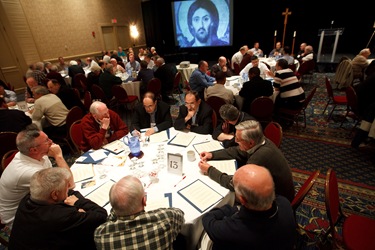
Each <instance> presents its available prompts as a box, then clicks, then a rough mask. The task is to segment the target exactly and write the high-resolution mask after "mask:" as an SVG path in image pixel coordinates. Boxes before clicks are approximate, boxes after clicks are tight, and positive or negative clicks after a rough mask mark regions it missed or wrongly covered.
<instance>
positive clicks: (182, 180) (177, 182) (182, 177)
mask: <svg viewBox="0 0 375 250" xmlns="http://www.w3.org/2000/svg"><path fill="white" fill-rule="evenodd" d="M185 178H186V175H185V176H184V177H182V179H181V180H180V181H179V182H177V183H176V185H174V187H176V186H177V185H178V184H180V182H181V181H183V180H184V179H185Z"/></svg>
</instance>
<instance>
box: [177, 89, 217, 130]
mask: <svg viewBox="0 0 375 250" xmlns="http://www.w3.org/2000/svg"><path fill="white" fill-rule="evenodd" d="M212 112H214V111H213V109H212V108H211V107H210V105H208V104H207V103H206V102H202V100H201V99H200V97H199V94H198V92H196V91H189V92H187V93H186V95H185V105H181V106H180V108H179V112H178V117H177V119H176V121H175V122H174V128H175V129H176V130H188V131H191V132H195V133H198V134H212V131H213V124H212Z"/></svg>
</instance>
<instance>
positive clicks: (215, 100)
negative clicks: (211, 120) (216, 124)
mask: <svg viewBox="0 0 375 250" xmlns="http://www.w3.org/2000/svg"><path fill="white" fill-rule="evenodd" d="M206 102H207V104H208V105H210V106H211V108H212V109H213V110H214V112H215V113H216V118H217V120H219V121H221V120H222V119H221V117H220V113H219V110H220V107H221V106H223V105H224V104H225V100H224V99H223V98H220V97H218V96H210V97H209V98H207V100H206Z"/></svg>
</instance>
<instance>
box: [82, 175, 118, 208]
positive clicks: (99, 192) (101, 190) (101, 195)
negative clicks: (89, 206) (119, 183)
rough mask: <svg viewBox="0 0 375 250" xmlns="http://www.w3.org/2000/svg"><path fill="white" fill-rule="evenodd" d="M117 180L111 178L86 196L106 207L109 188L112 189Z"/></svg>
mask: <svg viewBox="0 0 375 250" xmlns="http://www.w3.org/2000/svg"><path fill="white" fill-rule="evenodd" d="M114 183H115V182H114V181H113V180H109V181H107V182H106V183H104V184H103V185H101V186H100V187H98V188H97V189H95V190H94V191H92V192H91V193H89V194H88V195H86V198H87V199H89V200H91V201H93V202H95V203H96V204H98V205H99V206H101V207H104V206H105V205H106V204H107V203H108V201H109V190H110V189H111V187H112V185H113V184H114Z"/></svg>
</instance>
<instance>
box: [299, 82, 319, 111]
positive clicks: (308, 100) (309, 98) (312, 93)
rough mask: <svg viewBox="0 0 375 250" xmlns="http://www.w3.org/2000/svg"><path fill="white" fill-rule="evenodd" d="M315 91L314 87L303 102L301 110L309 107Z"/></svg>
mask: <svg viewBox="0 0 375 250" xmlns="http://www.w3.org/2000/svg"><path fill="white" fill-rule="evenodd" d="M316 89H317V87H314V88H313V89H312V90H311V92H310V93H309V95H308V96H307V97H306V99H305V101H304V102H303V106H302V110H305V109H306V108H307V106H308V105H309V103H310V102H311V100H312V99H313V97H314V95H315V92H316Z"/></svg>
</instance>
